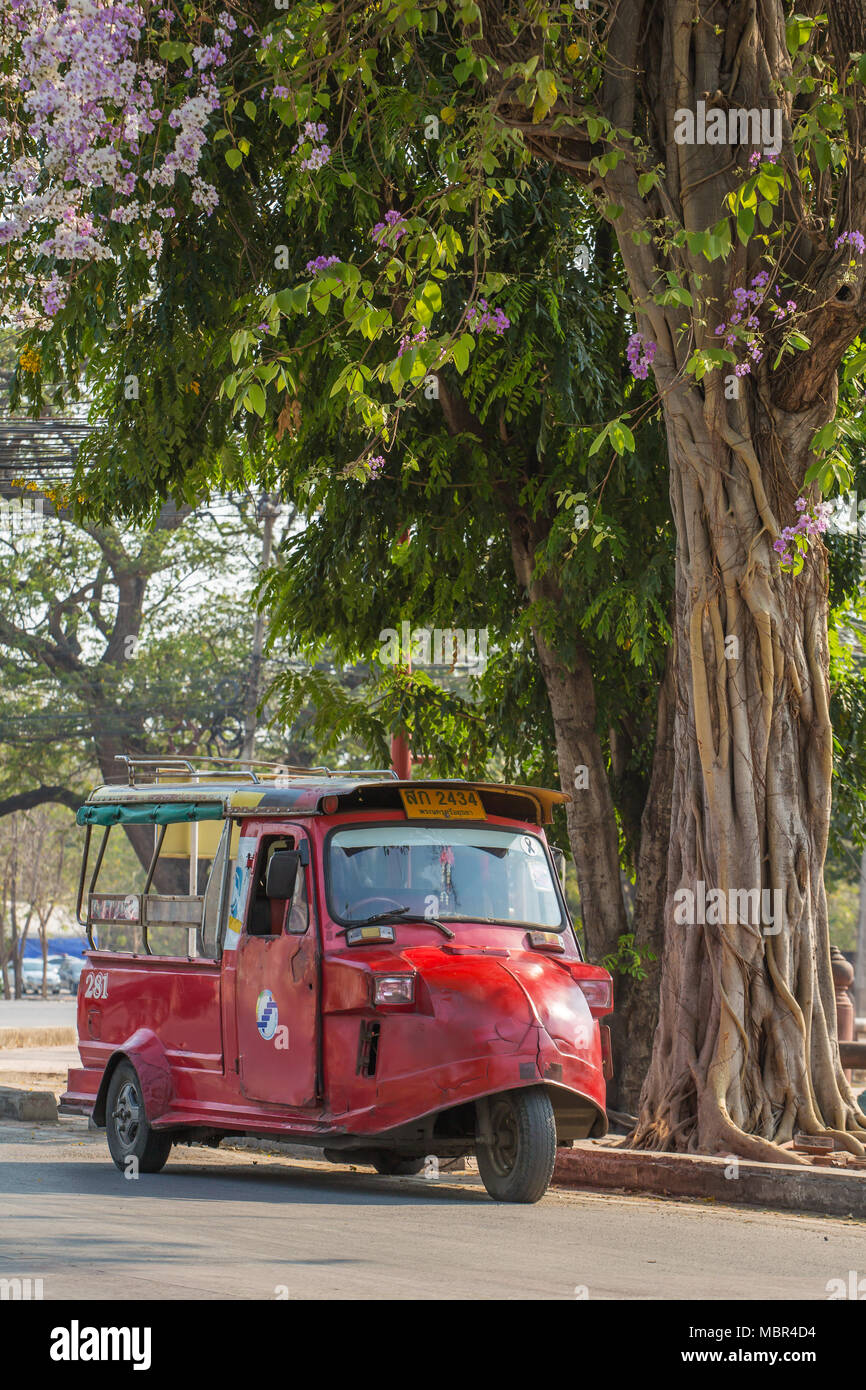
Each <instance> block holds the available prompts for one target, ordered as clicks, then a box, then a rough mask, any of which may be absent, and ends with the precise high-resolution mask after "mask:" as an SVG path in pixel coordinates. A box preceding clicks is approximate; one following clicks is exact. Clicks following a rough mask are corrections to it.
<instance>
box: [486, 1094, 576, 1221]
mask: <svg viewBox="0 0 866 1390" xmlns="http://www.w3.org/2000/svg"><path fill="white" fill-rule="evenodd" d="M488 1113H489V1121H490V1135H491V1137H492V1140H493V1142H492V1143H491V1144H479V1145H478V1153H477V1158H478V1171H479V1173H480V1174H481V1179H482V1181H483V1183H484V1186H485V1187H486V1188H487V1191H488V1192H489V1193H490V1196H491V1197H493V1198H494V1199H495V1200H496V1201H497V1202H538V1201H540V1199H541V1198H542V1197H543V1196H544V1194H545V1192H546V1191H547V1187H548V1184H549V1182H550V1179H551V1177H552V1176H553V1165H554V1163H555V1162H556V1122H555V1120H554V1115H553V1106H552V1105H551V1102H550V1096H549V1095H548V1094H547V1092H546V1091H545V1089H544V1087H543V1086H527V1087H526V1088H525V1089H523V1090H519V1091H505V1092H503V1093H502V1094H501V1095H498V1096H491V1097H490V1099H489V1101H488Z"/></svg>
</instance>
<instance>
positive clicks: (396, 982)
mask: <svg viewBox="0 0 866 1390" xmlns="http://www.w3.org/2000/svg"><path fill="white" fill-rule="evenodd" d="M414 998H415V976H414V975H374V976H373V1003H374V1004H411V1003H412V1002H413V1000H414Z"/></svg>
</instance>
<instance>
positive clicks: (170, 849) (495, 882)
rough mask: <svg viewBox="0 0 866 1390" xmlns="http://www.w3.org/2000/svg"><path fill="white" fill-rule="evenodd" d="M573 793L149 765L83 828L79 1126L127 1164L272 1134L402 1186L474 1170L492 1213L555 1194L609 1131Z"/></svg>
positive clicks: (102, 802) (69, 1109) (604, 991)
mask: <svg viewBox="0 0 866 1390" xmlns="http://www.w3.org/2000/svg"><path fill="white" fill-rule="evenodd" d="M211 761H213V760H211ZM565 800H567V797H565V796H564V794H563V793H561V792H554V791H544V790H540V789H538V788H534V787H523V786H499V785H494V784H488V783H480V782H466V781H459V780H455V781H432V780H431V781H412V782H401V781H398V780H397V779H396V778H395V777H394V776H393V775H392V774H389V773H383V772H374V773H355V772H340V773H331V772H329V771H328V770H327V769H277V770H273V769H269V770H268V771H263V770H262V767H261V765H258V764H257V765H255V766H246V765H245V766H244V767H243V768H241V769H239V770H232V771H229V770H227V769H226V768H225V767H219V766H218V767H209V768H207V769H203V768H202V767H200V766H199V765H198V763H193V762H191V761H190V760H187V759H162V760H141V759H139V760H136V761H135V762H132V761H128V764H127V781H126V783H125V784H124V785H106V786H102V787H100V788H98V789H97V790H96V791H94V792H93V793H92V794H91V795H90V797H89V798H88V800H87V802H86V804H85V805H84V806H82V807H81V809H80V810H79V812H78V821H79V824H81V825H83V826H84V827H85V835H86V842H85V847H84V855H83V861H82V867H81V877H80V882H79V894H78V914H79V920H80V921H81V923H82V925H86V929H87V937H88V941H89V944H90V949H89V950H88V952H87V967H86V969H85V971H84V973H83V975H82V981H81V987H80V989H79V994H78V1037H79V1052H80V1056H81V1067H80V1068H76V1069H74V1070H70V1072H69V1080H68V1089H67V1091H66V1093H65V1095H64V1096H63V1097H62V1099H61V1110H62V1111H63V1112H66V1113H77V1114H86V1115H89V1116H91V1117H92V1119H93V1121H94V1123H95V1124H96V1125H98V1126H104V1127H105V1128H106V1130H107V1136H108V1145H109V1149H110V1152H111V1156H112V1158H113V1159H114V1162H115V1163H116V1164H117V1165H118V1167H120V1168H122V1169H126V1170H127V1171H129V1170H130V1169H131V1168H134V1169H136V1170H137V1171H142V1172H156V1171H158V1170H159V1169H161V1168H162V1167H163V1165H164V1164H165V1162H166V1160H167V1158H168V1156H169V1151H170V1149H171V1147H172V1144H175V1143H181V1142H187V1143H189V1142H203V1143H206V1144H208V1143H209V1144H213V1145H216V1144H218V1143H219V1141H220V1140H221V1139H225V1138H227V1137H229V1136H237V1135H256V1136H260V1137H271V1138H275V1137H279V1138H282V1139H286V1140H290V1141H291V1142H293V1143H297V1144H300V1145H312V1146H317V1147H324V1149H325V1154H326V1157H328V1158H330V1159H332V1160H333V1161H335V1162H360V1163H369V1164H371V1165H372V1166H373V1167H375V1168H376V1169H377V1170H378V1172H380V1173H384V1174H398V1173H417V1172H420V1171H421V1169H422V1167H423V1166H424V1165H425V1162H428V1160H429V1159H431V1158H432V1157H436V1158H442V1157H449V1156H458V1155H465V1154H475V1155H476V1156H477V1161H478V1168H479V1172H480V1174H481V1177H482V1179H483V1181H484V1184H485V1186H486V1188H487V1190H488V1192H489V1193H490V1195H491V1196H492V1197H494V1198H496V1199H498V1200H500V1201H510V1202H535V1201H538V1200H539V1198H540V1197H541V1196H542V1195H543V1193H544V1191H545V1190H546V1188H547V1185H548V1183H549V1181H550V1177H551V1174H552V1171H553V1165H554V1158H555V1150H556V1146H557V1144H566V1145H567V1144H569V1143H570V1142H571V1141H572V1140H574V1139H578V1138H584V1137H586V1136H589V1135H600V1134H604V1133H605V1132H606V1128H607V1121H606V1116H605V1076H606V1075H609V1064H610V1042H609V1034H608V1030H607V1028H606V1027H604V1026H603V1025H602V1024H600V1022H599V1020H600V1019H601V1018H602V1017H603V1016H604V1015H605V1014H607V1013H610V1011H611V1009H612V1007H613V1000H612V981H611V978H610V976H609V974H608V973H607V971H605V970H603V969H601V968H600V967H598V966H593V965H589V964H587V963H586V962H585V961H584V960H583V959H582V958H581V953H580V948H579V945H578V941H577V937H576V935H575V932H574V928H573V925H572V922H571V919H570V917H569V913H568V908H567V906H566V902H565V898H564V895H563V892H562V888H561V884H560V881H559V875H558V873H557V871H556V867H555V862H554V858H553V856H552V854H551V850H550V848H549V846H548V845H547V842H546V839H545V835H544V831H543V829H542V826H543V825H544V824H545V823H549V821H550V819H551V814H552V809H553V807H554V806H555V805H556V804H557V803H559V802H563V801H565ZM131 826H137V827H148V826H152V827H153V851H152V857H151V858H150V863H149V865H148V867H147V869H146V870H145V869H142V875H143V882H140V883H138V884H137V885H133V884H131V883H129V882H123V883H121V884H120V888H121V891H117V888H118V882H117V879H116V878H115V880H114V882H113V883H112V884H111V885H110V887H111V891H107V890H106V888H105V886H104V882H103V886H102V887H101V886H100V883H101V880H104V874H103V873H102V870H103V866H104V864H105V862H106V850H107V847H108V842H109V837H110V836H111V835H112V832H113V834H114V836H115V837H116V838H117V837H120V838H121V839H123V838H124V827H131ZM94 830H96V831H97V832H100V831H101V838H100V841H99V847H98V849H97V851H96V854H95V856H94V855H92V853H91V848H92V846H91V840H92V837H93V832H94ZM137 833H138V834H139V844H140V843H141V839H140V836H141V834H142V832H141V830H140V829H139V831H138V832H137ZM143 833H144V834H146V835H148V839H147V846H148V853H149V846H150V839H149V832H148V831H145V832H143ZM128 853H129V852H128V851H127V860H128ZM144 858H145V859H146V858H147V854H145V856H144ZM91 860H92V861H93V867H92V871H91V872H90V877H89V879H88V871H89V869H90V863H91ZM179 861H186V862H179ZM179 872H180V873H183V874H184V875H187V874H188V877H185V879H184V882H182V883H179V882H178V873H179ZM156 886H158V887H159V888H160V890H161V891H155V887H156ZM85 887H86V888H87V892H86V902H85ZM179 888H180V889H184V888H185V889H186V890H187V891H178V889H179ZM127 890H130V891H127ZM85 908H86V912H85ZM82 913H84V915H82ZM428 1171H430V1167H429V1166H428Z"/></svg>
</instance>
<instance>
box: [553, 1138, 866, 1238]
mask: <svg viewBox="0 0 866 1390" xmlns="http://www.w3.org/2000/svg"><path fill="white" fill-rule="evenodd" d="M733 1163H734V1160H733V1159H732V1158H709V1157H707V1156H705V1155H703V1154H659V1153H646V1152H644V1151H642V1150H638V1149H614V1148H611V1147H610V1146H609V1145H602V1144H595V1143H593V1142H592V1141H591V1140H590V1141H584V1142H582V1143H578V1144H576V1145H575V1146H574V1148H572V1149H560V1150H558V1152H557V1156H556V1167H555V1169H554V1172H553V1185H554V1186H555V1187H583V1188H588V1189H590V1190H592V1191H596V1192H599V1191H601V1192H626V1193H639V1194H640V1195H641V1196H644V1197H693V1198H702V1199H703V1200H704V1201H706V1200H707V1199H710V1200H712V1201H716V1202H724V1203H725V1204H727V1205H735V1206H749V1207H772V1208H774V1209H775V1210H776V1211H793V1212H815V1213H817V1214H819V1215H821V1216H843V1217H847V1216H853V1217H856V1218H857V1219H858V1220H861V1221H864V1220H866V1173H864V1172H849V1171H846V1170H845V1169H839V1170H838V1171H833V1170H830V1169H827V1168H805V1167H799V1166H795V1165H794V1164H787V1163H752V1162H747V1161H746V1160H745V1159H738V1160H737V1168H736V1170H735V1171H736V1173H737V1176H736V1177H734V1176H733V1174H732V1166H733ZM726 1172H727V1174H728V1176H725V1174H726Z"/></svg>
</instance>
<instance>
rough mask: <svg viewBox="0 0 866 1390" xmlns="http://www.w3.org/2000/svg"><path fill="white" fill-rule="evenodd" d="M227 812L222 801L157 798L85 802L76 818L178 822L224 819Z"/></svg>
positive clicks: (82, 821)
mask: <svg viewBox="0 0 866 1390" xmlns="http://www.w3.org/2000/svg"><path fill="white" fill-rule="evenodd" d="M224 815H225V812H224V810H223V806H222V803H221V802H219V801H157V802H139V803H138V804H136V805H127V806H119V805H112V804H108V805H106V804H102V805H99V806H95V805H88V806H81V807H80V808H79V811H78V815H77V816H76V817H75V819H76V820H77V822H78V824H79V825H176V824H179V823H182V822H183V821H191V820H222V819H223V816H224Z"/></svg>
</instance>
